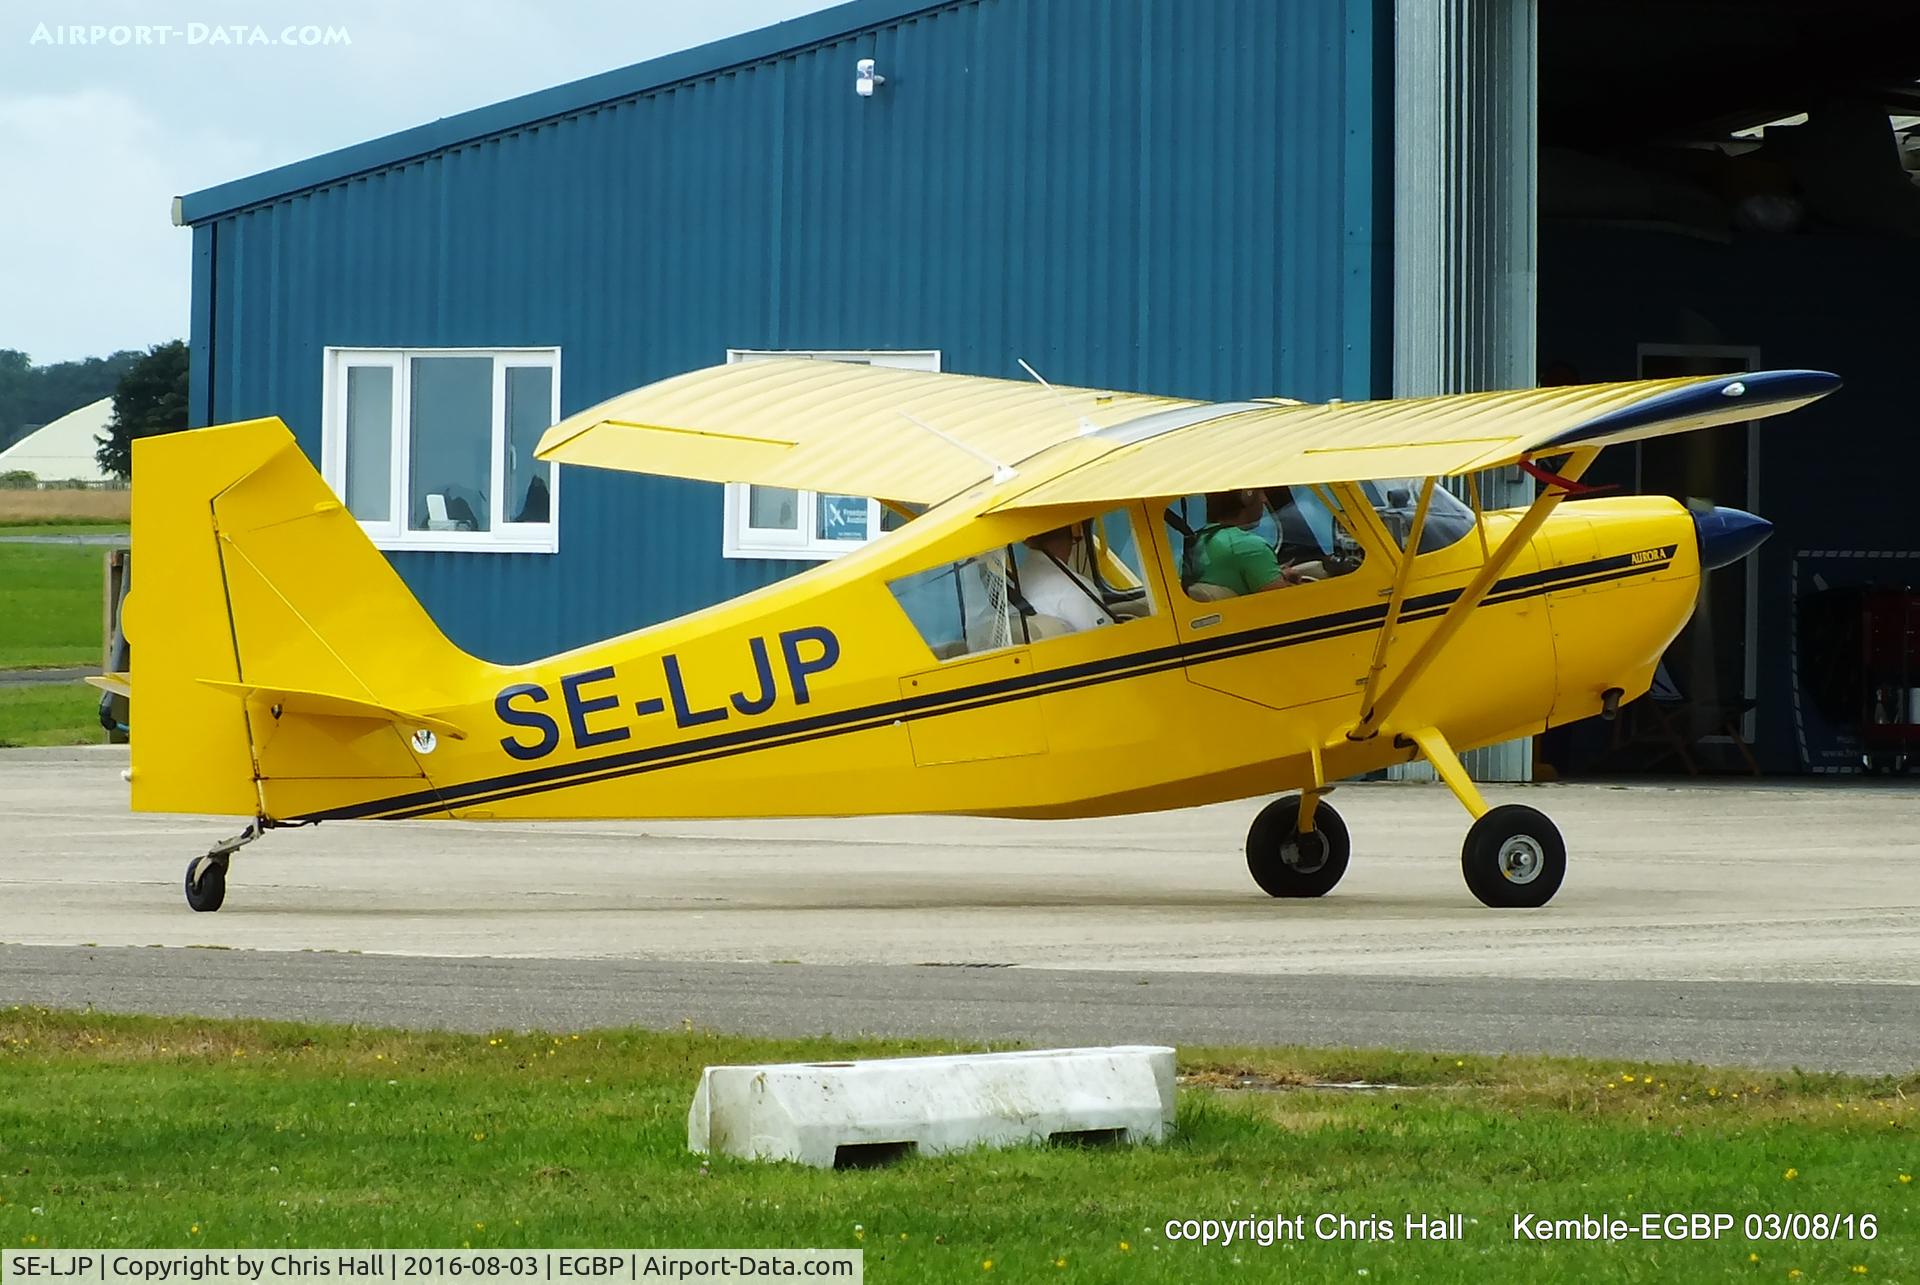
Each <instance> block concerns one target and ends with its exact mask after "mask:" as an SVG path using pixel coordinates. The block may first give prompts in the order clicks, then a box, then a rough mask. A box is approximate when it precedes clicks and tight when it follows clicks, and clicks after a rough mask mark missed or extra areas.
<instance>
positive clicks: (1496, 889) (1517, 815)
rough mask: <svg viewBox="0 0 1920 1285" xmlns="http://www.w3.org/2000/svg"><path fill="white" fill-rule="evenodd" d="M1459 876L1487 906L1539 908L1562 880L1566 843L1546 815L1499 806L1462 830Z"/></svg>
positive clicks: (1518, 806)
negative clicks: (1465, 832) (1465, 829)
mask: <svg viewBox="0 0 1920 1285" xmlns="http://www.w3.org/2000/svg"><path fill="white" fill-rule="evenodd" d="M1460 873H1461V874H1462V875H1464V876H1466V880H1467V888H1468V890H1469V891H1471V892H1472V893H1473V895H1474V896H1476V897H1478V898H1479V899H1480V900H1481V901H1482V902H1484V903H1485V904H1487V905H1489V906H1494V907H1498V908H1501V909H1506V908H1510V907H1532V906H1544V905H1546V904H1547V903H1548V902H1549V901H1552V900H1553V894H1554V893H1556V892H1558V891H1560V881H1561V880H1562V879H1565V878H1566V877H1567V844H1566V841H1565V840H1564V839H1562V838H1561V837H1560V828H1559V827H1558V826H1556V825H1554V823H1553V822H1552V821H1551V820H1549V819H1548V818H1547V816H1546V814H1545V813H1542V812H1539V811H1537V810H1535V809H1533V808H1529V807H1525V806H1523V805H1521V804H1518V803H1503V804H1501V805H1500V806H1499V807H1497V808H1491V809H1489V810H1488V811H1487V814H1486V815H1485V816H1483V817H1481V818H1480V819H1479V820H1478V821H1475V822H1474V823H1473V828H1472V829H1470V830H1468V831H1467V841H1466V843H1464V844H1463V845H1461V848H1460Z"/></svg>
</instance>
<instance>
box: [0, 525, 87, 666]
mask: <svg viewBox="0 0 1920 1285" xmlns="http://www.w3.org/2000/svg"><path fill="white" fill-rule="evenodd" d="M105 553H106V551H105V550H104V549H99V548H86V547H83V546H74V547H68V546H64V545H45V544H0V669H24V668H30V667H36V666H60V665H98V664H99V663H100V642H101V639H100V603H101V597H102V593H103V585H104V584H105V577H106V571H105Z"/></svg>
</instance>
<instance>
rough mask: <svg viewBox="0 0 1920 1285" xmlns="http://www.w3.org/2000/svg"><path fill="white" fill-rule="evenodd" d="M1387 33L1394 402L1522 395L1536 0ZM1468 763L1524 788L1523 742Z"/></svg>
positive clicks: (1463, 2) (1399, 14)
mask: <svg viewBox="0 0 1920 1285" xmlns="http://www.w3.org/2000/svg"><path fill="white" fill-rule="evenodd" d="M1395 27H1396V44H1395V57H1394V95H1395V99H1396V103H1397V111H1396V113H1395V117H1396V120H1397V122H1398V124H1397V128H1396V132H1395V137H1394V182H1393V188H1394V293H1393V299H1394V345H1393V392H1394V395H1395V396H1396V397H1425V396H1431V395H1433V394H1436V393H1466V392H1481V391H1485V390H1488V389H1496V388H1530V387H1532V386H1533V383H1534V311H1535V278H1536V276H1537V266H1536V265H1537V260H1538V252H1537V249H1536V240H1535V215H1534V212H1535V207H1536V202H1535V197H1534V188H1535V181H1534V173H1535V156H1536V155H1537V150H1538V149H1537V146H1536V142H1535V132H1536V130H1535V98H1536V85H1535V70H1534V68H1535V63H1536V60H1537V44H1538V40H1537V15H1536V12H1535V0H1397V3H1396V5H1395ZM1480 487H1481V496H1482V498H1483V499H1484V500H1485V502H1486V503H1487V504H1488V506H1489V507H1499V506H1503V505H1508V504H1524V503H1526V502H1527V501H1528V500H1529V499H1530V498H1532V493H1533V484H1532V482H1531V481H1529V480H1527V479H1526V478H1525V477H1524V476H1522V475H1521V474H1520V472H1519V470H1517V469H1500V470H1496V471H1494V472H1490V473H1483V474H1481V475H1480ZM1465 762H1466V765H1467V768H1468V770H1469V771H1470V772H1471V773H1472V774H1473V775H1474V777H1475V778H1477V779H1479V780H1483V781H1526V780H1530V779H1532V775H1533V743H1532V742H1531V741H1530V740H1519V741H1510V742H1508V743H1506V744H1505V745H1490V746H1488V747H1487V748H1485V749H1481V750H1475V751H1473V752H1472V753H1470V754H1468V755H1466V756H1465ZM1394 774H1395V775H1397V776H1402V777H1409V778H1413V777H1417V778H1421V779H1431V777H1432V770H1431V769H1430V768H1429V767H1428V766H1427V765H1426V764H1425V763H1419V764H1410V765H1408V766H1407V767H1405V768H1398V769H1395V771H1394Z"/></svg>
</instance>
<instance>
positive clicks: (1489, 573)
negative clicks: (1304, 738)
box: [1347, 447, 1600, 741]
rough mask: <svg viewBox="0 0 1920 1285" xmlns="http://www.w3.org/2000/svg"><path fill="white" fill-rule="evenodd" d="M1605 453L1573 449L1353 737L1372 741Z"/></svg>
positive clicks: (1356, 726)
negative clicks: (1574, 485) (1571, 489)
mask: <svg viewBox="0 0 1920 1285" xmlns="http://www.w3.org/2000/svg"><path fill="white" fill-rule="evenodd" d="M1599 454H1600V449H1599V448H1598V447H1586V448H1584V449H1582V450H1577V451H1575V452H1573V454H1572V456H1571V457H1570V458H1569V459H1568V460H1567V463H1566V466H1565V467H1564V468H1563V469H1562V470H1561V471H1560V473H1559V474H1557V475H1556V477H1555V480H1554V484H1553V485H1551V486H1549V487H1548V488H1547V489H1546V490H1544V491H1542V492H1541V493H1540V494H1539V495H1538V496H1536V497H1535V498H1534V501H1533V504H1532V506H1531V507H1530V508H1528V509H1527V511H1526V514H1525V515H1524V516H1523V517H1522V518H1521V519H1520V521H1519V523H1518V524H1516V525H1515V526H1514V528H1513V530H1511V531H1509V532H1508V533H1507V538H1506V539H1504V540H1502V541H1501V542H1500V547H1499V548H1497V549H1495V550H1494V551H1493V556H1492V557H1490V558H1488V559H1487V561H1486V562H1485V563H1484V564H1482V566H1481V568H1480V573H1479V574H1478V575H1476V576H1474V578H1473V580H1472V582H1471V583H1469V584H1468V585H1467V587H1466V588H1465V589H1462V590H1461V591H1460V596H1459V597H1458V598H1457V599H1455V600H1454V603H1453V605H1452V606H1451V607H1449V608H1447V614H1446V615H1444V616H1442V617H1440V623H1439V624H1438V625H1436V626H1435V627H1434V631H1433V632H1432V633H1431V634H1429V635H1428V636H1427V640H1426V641H1425V642H1423V643H1421V644H1420V649H1419V650H1418V651H1416V652H1414V653H1413V655H1412V656H1411V657H1410V658H1409V659H1408V660H1407V664H1406V667H1405V668H1404V669H1402V670H1401V671H1400V672H1399V673H1398V674H1397V675H1395V676H1394V680H1393V682H1392V683H1390V684H1388V686H1387V690H1386V691H1384V692H1382V693H1381V694H1380V698H1379V699H1378V700H1377V701H1375V702H1374V703H1373V704H1372V705H1370V706H1367V707H1364V708H1363V709H1362V710H1361V711H1360V721H1359V722H1358V723H1355V724H1354V726H1353V730H1352V731H1350V732H1348V733H1347V739H1348V740H1350V741H1365V740H1371V739H1372V738H1373V737H1374V736H1375V735H1377V734H1378V733H1379V731H1380V725H1381V724H1382V723H1384V722H1385V721H1386V720H1387V718H1388V717H1389V716H1390V715H1391V714H1392V713H1393V711H1394V707H1395V706H1397V705H1399V703H1400V702H1401V700H1402V699H1404V698H1405V697H1406V694H1407V692H1408V691H1409V690H1410V689H1411V688H1412V687H1413V685H1414V684H1415V683H1416V682H1418V681H1420V676H1421V675H1422V674H1424V673H1426V672H1427V670H1428V669H1429V668H1431V667H1432V665H1433V661H1434V658H1435V657H1436V656H1438V655H1439V654H1440V653H1441V652H1442V651H1443V650H1445V648H1446V646H1447V644H1448V643H1450V642H1452V641H1453V636H1454V635H1455V634H1457V633H1459V632H1460V627H1461V626H1462V625H1464V624H1466V623H1467V618H1468V617H1469V616H1471V615H1472V614H1473V610H1474V608H1476V607H1478V606H1479V605H1480V603H1481V600H1482V599H1484V598H1485V597H1486V596H1487V594H1488V592H1489V591H1491V590H1492V588H1493V586H1494V583H1495V582H1496V581H1497V580H1499V579H1500V577H1501V575H1502V574H1503V573H1504V572H1505V571H1506V569H1507V568H1508V567H1510V566H1512V565H1513V560H1514V559H1515V558H1517V557H1519V556H1520V551H1521V550H1522V549H1524V548H1526V547H1527V542H1528V541H1529V540H1531V539H1533V533H1534V532H1536V531H1538V530H1539V529H1540V525H1541V523H1543V522H1545V521H1546V520H1547V518H1548V516H1549V515H1550V514H1552V512H1553V511H1554V510H1555V509H1556V508H1558V507H1559V506H1560V501H1562V500H1564V499H1566V498H1567V494H1568V492H1567V490H1566V488H1565V486H1564V485H1562V484H1563V483H1567V482H1578V481H1579V480H1580V475H1581V474H1582V473H1585V472H1586V471H1587V467H1588V466H1589V465H1591V464H1592V463H1593V461H1594V458H1595V457H1596V456H1597V455H1599ZM1429 494H1430V493H1429ZM1408 543H1409V545H1411V547H1413V548H1414V549H1418V548H1419V546H1418V545H1414V544H1412V541H1408ZM1412 561H1413V555H1411V554H1409V555H1408V556H1407V558H1406V560H1405V561H1404V562H1403V563H1402V564H1401V567H1402V570H1403V571H1404V569H1405V567H1406V566H1407V564H1409V563H1411V562H1412Z"/></svg>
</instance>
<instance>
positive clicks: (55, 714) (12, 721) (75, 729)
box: [0, 683, 107, 748]
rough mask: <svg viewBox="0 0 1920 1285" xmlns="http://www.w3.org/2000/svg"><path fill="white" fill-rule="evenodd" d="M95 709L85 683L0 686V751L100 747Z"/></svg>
mask: <svg viewBox="0 0 1920 1285" xmlns="http://www.w3.org/2000/svg"><path fill="white" fill-rule="evenodd" d="M99 709H100V693H99V692H97V691H95V690H94V689H93V688H91V687H89V686H87V685H86V684H85V683H0V748H5V747H7V746H15V745H99V744H102V743H104V742H105V741H106V739H107V735H106V733H105V732H104V731H103V730H101V727H100V714H99Z"/></svg>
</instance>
